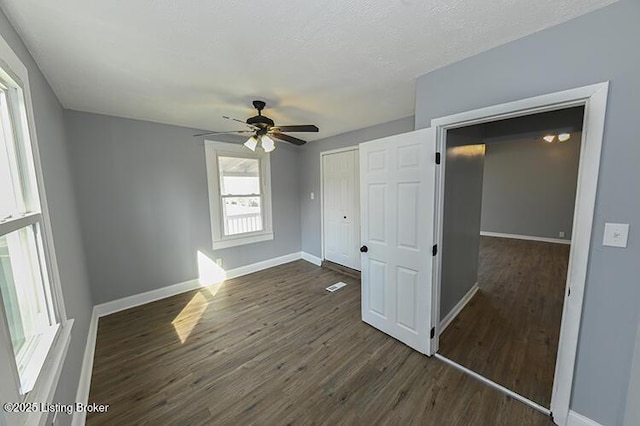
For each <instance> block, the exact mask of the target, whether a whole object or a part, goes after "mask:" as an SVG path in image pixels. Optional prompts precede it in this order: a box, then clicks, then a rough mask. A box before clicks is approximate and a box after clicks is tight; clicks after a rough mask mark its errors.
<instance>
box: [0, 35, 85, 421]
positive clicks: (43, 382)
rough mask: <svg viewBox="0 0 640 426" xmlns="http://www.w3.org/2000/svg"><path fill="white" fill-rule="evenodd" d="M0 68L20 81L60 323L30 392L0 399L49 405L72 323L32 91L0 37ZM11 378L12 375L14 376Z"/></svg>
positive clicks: (1, 322) (0, 385)
mask: <svg viewBox="0 0 640 426" xmlns="http://www.w3.org/2000/svg"><path fill="white" fill-rule="evenodd" d="M0 67H1V68H2V69H4V70H6V71H7V72H9V73H11V77H12V78H14V79H15V80H17V81H19V83H20V86H21V89H22V95H23V101H24V105H22V106H23V107H24V109H23V111H25V112H26V117H23V119H26V123H27V126H28V128H29V139H30V142H31V145H30V149H31V155H32V158H33V165H34V169H35V170H34V172H35V175H36V182H37V187H38V194H39V202H40V210H41V212H42V221H41V222H40V229H41V232H42V242H43V245H44V247H43V251H44V256H45V263H46V268H47V274H48V278H49V282H50V286H51V293H52V294H51V295H52V299H53V305H54V307H55V309H56V313H57V317H58V319H59V321H60V324H59V326H58V327H57V330H56V333H55V336H53V338H52V339H53V344H52V346H51V348H50V349H49V352H48V353H47V354H46V356H45V361H44V364H43V365H42V367H41V370H40V372H39V373H38V374H37V375H38V377H37V379H36V380H35V385H34V387H33V389H32V390H31V391H30V392H29V393H27V394H26V395H20V390H19V382H18V383H16V380H2V381H0V399H2V401H3V402H26V403H50V402H51V401H52V400H53V397H54V393H55V390H56V388H57V384H58V380H59V378H60V374H61V372H62V366H63V365H64V360H65V357H66V354H67V350H68V348H69V343H70V341H71V329H72V326H73V320H70V319H68V318H67V313H66V309H65V305H64V301H63V296H62V287H61V285H60V274H59V270H58V263H57V258H56V254H55V248H54V244H53V235H52V232H51V221H50V219H49V209H48V205H47V197H46V192H45V187H44V179H43V174H42V166H41V163H40V153H39V150H38V137H37V133H36V128H35V122H34V114H33V104H32V101H31V89H30V86H29V74H28V71H27V68H26V66H25V65H24V64H23V63H22V61H21V60H20V58H18V56H17V55H16V54H15V52H14V51H13V49H11V47H10V46H9V44H8V43H7V42H6V41H5V40H4V38H3V37H2V36H0ZM25 219H27V218H25ZM8 332H9V330H8V329H7V325H6V322H5V319H4V318H0V341H2V342H6V341H8V342H10V336H9V333H8ZM7 339H8V340H7ZM0 346H2V347H3V350H0V369H1V371H2V372H3V373H5V368H10V369H11V370H13V367H12V366H11V363H12V362H13V363H15V359H14V358H13V353H12V352H13V351H12V349H11V345H5V344H3V345H0ZM12 374H13V375H15V373H12ZM14 379H15V377H14ZM2 414H3V417H4V418H3V419H0V420H2V421H3V422H4V423H5V424H6V425H7V426H11V425H14V424H21V425H38V424H43V423H44V422H45V421H46V417H47V415H48V413H46V412H32V413H19V414H8V413H2ZM0 423H2V422H0Z"/></svg>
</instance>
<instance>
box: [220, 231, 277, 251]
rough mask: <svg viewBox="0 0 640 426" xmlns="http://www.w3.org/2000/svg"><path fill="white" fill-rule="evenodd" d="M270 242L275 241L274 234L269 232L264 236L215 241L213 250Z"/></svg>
mask: <svg viewBox="0 0 640 426" xmlns="http://www.w3.org/2000/svg"><path fill="white" fill-rule="evenodd" d="M268 240H273V232H267V233H264V234H257V235H247V236H244V237H242V236H241V237H238V238H228V239H224V240H219V241H214V242H213V249H214V250H219V249H225V248H229V247H236V246H242V245H245V244H252V243H258V242H260V241H268Z"/></svg>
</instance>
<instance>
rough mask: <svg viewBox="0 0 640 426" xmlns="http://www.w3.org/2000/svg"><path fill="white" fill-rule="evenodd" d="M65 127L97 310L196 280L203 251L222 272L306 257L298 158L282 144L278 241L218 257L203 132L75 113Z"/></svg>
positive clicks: (277, 161)
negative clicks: (295, 255) (279, 258)
mask: <svg viewBox="0 0 640 426" xmlns="http://www.w3.org/2000/svg"><path fill="white" fill-rule="evenodd" d="M65 118H66V122H67V129H68V132H69V140H70V143H71V147H72V149H71V161H72V166H73V172H74V177H75V179H74V183H75V185H76V190H77V194H78V205H79V210H80V219H81V224H82V236H83V238H84V245H85V249H86V256H87V264H88V269H89V277H90V281H91V287H92V292H93V296H94V302H95V303H96V304H100V303H104V302H108V301H111V300H115V299H119V298H122V297H125V296H130V295H133V294H138V293H142V292H145V291H149V290H154V289H158V288H162V287H165V286H168V285H171V284H176V283H179V282H183V281H187V280H191V279H194V278H197V277H198V273H197V263H196V253H197V251H198V250H201V251H203V252H205V253H207V254H210V255H211V256H213V257H215V258H219V257H221V258H223V267H224V268H225V269H233V268H237V267H240V266H244V265H247V264H251V263H255V262H259V261H262V260H266V259H270V258H274V257H277V256H282V255H286V254H290V253H294V252H299V251H300V204H299V201H298V194H299V189H298V149H297V148H295V147H290V146H288V145H286V144H279V145H278V148H277V149H276V150H275V151H274V152H273V154H272V156H271V173H272V179H271V186H272V199H273V229H274V240H272V241H265V242H260V243H254V244H249V245H244V246H240V247H232V248H228V249H224V250H216V252H215V253H213V251H212V249H211V247H212V242H211V226H210V218H209V201H208V199H209V196H208V189H207V175H206V165H205V157H204V144H203V142H202V138H194V137H193V135H194V134H195V133H197V132H198V131H197V130H194V129H188V128H183V127H176V126H169V125H164V124H157V123H151V122H145V121H137V120H130V119H125V118H117V117H111V116H106V115H98V114H91V113H83V112H75V111H66V112H65ZM217 139H222V138H219V137H218V138H217Z"/></svg>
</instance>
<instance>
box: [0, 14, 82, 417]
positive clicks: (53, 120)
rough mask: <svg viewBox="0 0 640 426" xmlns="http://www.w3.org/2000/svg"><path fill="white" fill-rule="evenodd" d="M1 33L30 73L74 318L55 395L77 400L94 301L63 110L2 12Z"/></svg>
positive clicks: (64, 400)
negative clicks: (85, 256) (84, 251)
mask: <svg viewBox="0 0 640 426" xmlns="http://www.w3.org/2000/svg"><path fill="white" fill-rule="evenodd" d="M0 34H2V37H4V39H5V40H6V41H7V43H8V44H9V45H10V46H11V48H12V49H13V51H14V52H15V53H16V54H17V55H18V57H20V59H21V60H22V62H23V63H24V64H25V65H26V67H27V69H28V71H29V83H30V86H31V96H32V102H33V112H34V116H35V117H34V119H35V125H36V132H37V134H38V143H39V151H40V157H41V158H40V159H41V164H42V172H43V175H44V185H45V190H46V193H47V204H48V205H49V212H50V217H51V227H52V232H53V238H54V243H55V249H56V255H57V258H58V267H59V270H60V279H61V281H62V292H63V294H64V299H65V306H66V309H67V316H68V317H69V318H74V319H75V324H74V326H73V331H72V335H71V345H70V347H69V351H68V353H67V358H66V361H65V365H64V367H63V370H62V375H61V378H60V382H59V384H58V389H57V391H56V394H55V397H54V398H55V399H54V400H55V402H60V403H65V404H69V403H72V402H73V401H75V396H76V390H77V387H78V380H79V378H80V366H81V365H82V357H83V355H84V348H85V344H86V339H87V332H88V330H89V322H90V318H91V310H92V307H93V304H92V303H91V294H90V291H89V284H88V279H87V272H86V270H85V259H84V253H83V249H82V242H81V238H80V228H79V225H78V217H77V212H76V200H75V197H74V192H73V190H72V188H73V187H72V183H71V175H70V173H69V163H68V159H67V135H66V133H65V127H64V121H63V110H62V107H61V106H60V103H59V102H58V99H57V98H56V96H55V94H54V93H53V91H52V90H51V87H50V86H49V84H48V83H47V81H46V80H45V78H44V77H43V75H42V73H41V72H40V70H39V69H38V66H37V65H36V63H35V62H34V60H33V58H31V55H30V54H29V52H28V51H27V49H26V48H25V46H24V44H23V43H22V40H21V39H20V37H19V36H18V34H17V33H16V32H15V30H14V29H13V27H12V26H11V24H10V23H9V22H8V20H7V18H6V16H5V15H4V13H0ZM58 418H59V421H60V424H68V423H70V421H71V420H70V417H68V416H66V415H64V414H60V415H59V416H58Z"/></svg>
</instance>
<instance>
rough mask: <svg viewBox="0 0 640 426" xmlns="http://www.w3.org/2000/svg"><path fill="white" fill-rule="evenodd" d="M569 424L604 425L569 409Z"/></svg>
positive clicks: (568, 425)
mask: <svg viewBox="0 0 640 426" xmlns="http://www.w3.org/2000/svg"><path fill="white" fill-rule="evenodd" d="M567 426H602V425H601V424H600V423H598V422H596V421H595V420H591V419H590V418H588V417H585V416H583V415H582V414H578V413H576V412H575V411H571V410H570V411H569V417H567Z"/></svg>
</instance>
